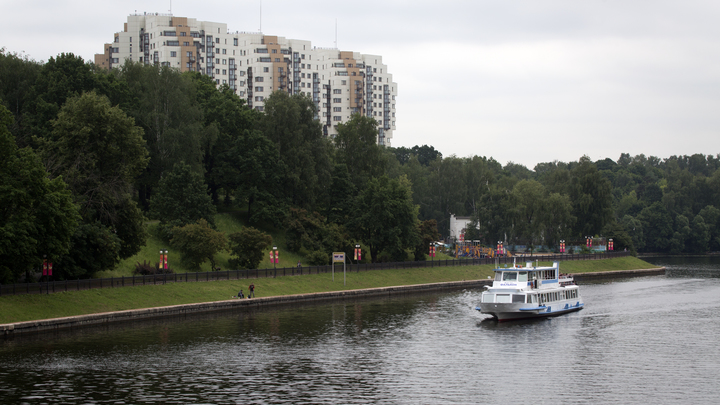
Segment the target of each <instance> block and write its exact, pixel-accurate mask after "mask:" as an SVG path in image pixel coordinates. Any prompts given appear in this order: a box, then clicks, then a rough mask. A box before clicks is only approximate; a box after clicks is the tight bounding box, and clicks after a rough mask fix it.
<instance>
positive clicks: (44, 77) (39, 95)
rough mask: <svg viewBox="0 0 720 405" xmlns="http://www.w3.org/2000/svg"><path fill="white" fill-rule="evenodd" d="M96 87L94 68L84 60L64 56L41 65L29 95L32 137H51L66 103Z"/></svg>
mask: <svg viewBox="0 0 720 405" xmlns="http://www.w3.org/2000/svg"><path fill="white" fill-rule="evenodd" d="M96 87H97V81H96V78H95V75H94V74H93V71H92V66H91V65H90V64H89V63H85V60H83V58H82V57H81V56H76V55H74V54H72V53H62V54H60V55H58V56H57V57H55V58H53V57H51V58H50V59H49V60H48V61H47V62H46V63H45V64H44V65H42V68H41V69H40V73H39V75H38V77H37V80H36V81H35V83H34V85H33V87H32V89H31V91H30V93H31V94H30V96H29V100H30V102H29V103H28V104H27V116H28V123H29V125H30V126H31V127H32V135H34V136H38V137H41V138H42V137H46V136H48V135H50V133H51V132H52V130H53V128H52V123H53V121H54V120H55V118H56V117H57V114H58V113H59V112H60V108H62V106H63V105H64V104H65V101H66V100H67V99H69V98H72V97H76V96H79V95H81V94H82V93H84V92H88V91H92V90H94V89H95V88H96Z"/></svg>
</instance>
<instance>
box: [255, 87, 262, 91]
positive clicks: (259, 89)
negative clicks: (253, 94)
mask: <svg viewBox="0 0 720 405" xmlns="http://www.w3.org/2000/svg"><path fill="white" fill-rule="evenodd" d="M255 91H257V92H261V91H263V87H262V86H257V87H255Z"/></svg>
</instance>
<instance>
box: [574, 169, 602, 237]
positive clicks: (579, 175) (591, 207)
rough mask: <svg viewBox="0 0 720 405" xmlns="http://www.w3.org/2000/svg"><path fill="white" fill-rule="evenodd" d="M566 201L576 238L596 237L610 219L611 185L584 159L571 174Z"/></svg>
mask: <svg viewBox="0 0 720 405" xmlns="http://www.w3.org/2000/svg"><path fill="white" fill-rule="evenodd" d="M571 175H572V179H571V185H570V193H569V195H570V199H571V201H572V203H573V212H572V214H573V216H574V217H575V218H577V221H576V222H575V227H574V229H573V233H574V235H575V236H576V237H580V236H584V235H596V234H598V233H599V232H600V231H601V230H602V228H603V226H605V224H606V223H608V222H610V221H611V220H612V218H613V210H612V185H611V184H610V182H609V181H608V180H607V179H605V178H603V177H602V176H601V175H600V173H599V172H598V170H597V167H596V166H595V165H594V164H593V163H592V162H591V161H590V159H589V158H588V157H587V156H583V157H582V158H581V159H580V162H579V164H578V165H577V166H575V167H574V168H573V169H572V170H571Z"/></svg>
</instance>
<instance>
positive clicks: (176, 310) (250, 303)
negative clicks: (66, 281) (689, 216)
mask: <svg viewBox="0 0 720 405" xmlns="http://www.w3.org/2000/svg"><path fill="white" fill-rule="evenodd" d="M570 274H572V273H570ZM661 274H665V268H664V267H660V268H653V269H637V270H615V271H602V272H594V273H575V274H573V277H574V278H575V280H576V281H578V282H583V281H593V280H601V279H613V278H628V277H642V276H650V275H661ZM490 283H492V280H468V281H465V280H463V281H451V282H442V283H430V284H416V285H405V286H394V287H379V288H365V289H357V290H346V291H331V292H318V293H308V294H294V295H282V296H274V297H260V298H253V299H232V300H223V301H214V302H203V303H194V304H182V305H171V306H163V307H155V308H144V309H131V310H125V311H112V312H103V313H97V314H87V315H77V316H68V317H62V318H53V319H44V320H37V321H25V322H15V323H9V324H4V325H0V332H1V333H2V334H3V335H4V336H13V335H16V334H32V333H46V332H52V331H56V330H61V329H71V328H76V327H83V326H89V325H100V324H108V323H114V322H127V321H133V320H141V319H150V318H158V317H171V316H177V315H184V314H191V313H203V312H214V311H225V310H231V309H239V308H242V309H258V308H264V307H272V306H277V305H287V304H294V303H310V302H324V301H344V300H348V299H354V298H361V297H362V298H367V297H388V296H394V295H402V294H412V293H418V292H432V291H442V290H458V289H464V288H479V287H482V286H484V285H489V284H490Z"/></svg>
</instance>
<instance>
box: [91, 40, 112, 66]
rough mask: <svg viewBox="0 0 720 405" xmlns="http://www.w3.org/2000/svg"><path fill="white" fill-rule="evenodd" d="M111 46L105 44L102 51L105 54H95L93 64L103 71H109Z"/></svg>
mask: <svg viewBox="0 0 720 405" xmlns="http://www.w3.org/2000/svg"><path fill="white" fill-rule="evenodd" d="M111 48H112V44H105V45H104V46H103V49H104V51H105V53H96V54H95V64H96V65H97V66H99V67H101V68H103V69H107V70H110V49H111Z"/></svg>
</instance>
